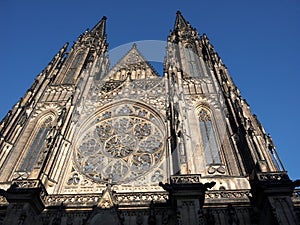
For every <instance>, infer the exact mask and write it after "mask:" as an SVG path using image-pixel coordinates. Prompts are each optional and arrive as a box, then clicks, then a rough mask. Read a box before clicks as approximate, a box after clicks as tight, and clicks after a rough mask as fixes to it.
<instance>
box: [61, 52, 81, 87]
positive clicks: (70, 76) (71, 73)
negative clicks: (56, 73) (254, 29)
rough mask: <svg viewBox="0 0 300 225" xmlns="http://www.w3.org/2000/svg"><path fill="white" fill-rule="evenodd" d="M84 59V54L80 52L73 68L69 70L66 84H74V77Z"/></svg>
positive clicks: (72, 65)
mask: <svg viewBox="0 0 300 225" xmlns="http://www.w3.org/2000/svg"><path fill="white" fill-rule="evenodd" d="M82 58H83V52H79V53H78V54H77V55H76V57H75V58H74V59H73V61H72V63H71V66H70V67H69V69H68V72H67V74H66V77H65V80H64V83H73V82H74V80H73V79H74V75H75V73H76V70H77V68H78V66H79V65H80V63H81V61H82Z"/></svg>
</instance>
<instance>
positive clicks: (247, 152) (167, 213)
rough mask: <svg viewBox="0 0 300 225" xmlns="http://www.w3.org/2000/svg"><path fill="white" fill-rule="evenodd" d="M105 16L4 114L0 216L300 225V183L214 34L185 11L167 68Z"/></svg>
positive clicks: (16, 224) (128, 223) (25, 222)
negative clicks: (110, 35) (122, 49)
mask: <svg viewBox="0 0 300 225" xmlns="http://www.w3.org/2000/svg"><path fill="white" fill-rule="evenodd" d="M105 26H106V18H105V17H103V18H102V20H101V21H100V22H99V23H98V24H97V25H96V26H95V27H94V28H93V29H91V30H90V31H86V32H85V33H83V34H82V35H80V36H79V38H78V39H77V41H76V42H74V44H73V46H72V47H71V48H70V50H69V52H68V53H67V49H68V44H66V45H64V46H63V47H62V48H61V49H60V50H59V52H58V53H57V54H56V55H55V56H54V57H53V59H52V61H51V62H50V63H49V64H48V66H47V67H46V68H45V69H44V70H43V71H42V72H41V73H40V74H39V75H38V76H37V77H36V79H35V81H34V83H33V84H32V86H31V87H30V88H29V89H28V91H27V92H26V94H25V95H24V97H23V98H21V99H20V101H19V102H17V104H16V105H15V106H14V107H13V108H12V109H11V110H10V111H9V112H8V114H7V115H6V117H4V119H3V120H2V121H1V124H0V224H5V225H29V224H30V225H35V224H37V225H39V224H41V225H96V224H97V225H98V224H117V225H141V224H149V225H150V224H151V225H154V224H157V225H158V224H165V225H167V224H170V225H171V224H172V225H173V224H183V225H185V224H191V225H194V224H195V225H196V224H199V225H260V224H264V225H267V224H270V225H271V224H272V225H288V224H290V225H296V224H299V216H300V194H299V190H297V189H295V188H296V187H297V186H299V181H292V180H290V179H289V177H288V174H287V172H286V171H285V169H284V167H283V165H282V163H281V161H280V158H279V156H278V154H277V151H276V147H275V145H274V144H273V141H272V138H271V136H270V135H269V134H267V133H266V132H265V130H264V128H263V126H262V125H261V123H260V122H259V120H258V119H257V117H256V116H255V115H254V114H252V112H251V111H250V108H249V105H248V104H247V102H246V101H245V100H244V99H243V98H242V97H241V95H240V92H239V90H238V88H237V87H236V86H235V84H234V82H233V80H232V78H231V77H230V75H229V73H228V70H227V68H226V66H225V65H224V64H223V62H222V60H221V58H220V57H219V55H218V53H217V52H216V51H215V49H214V47H213V45H212V44H211V43H210V40H209V39H208V37H207V36H206V35H205V34H203V35H202V36H200V35H199V34H198V32H197V30H196V29H194V28H193V27H192V26H191V25H190V24H189V23H188V22H187V21H186V20H185V19H184V17H183V16H182V15H181V13H180V12H177V15H176V20H175V25H174V29H173V30H172V31H171V32H170V34H169V36H168V39H167V42H166V55H165V60H164V63H163V64H164V71H163V75H162V76H161V75H159V74H158V73H157V72H156V71H155V69H154V68H153V67H152V65H151V64H150V63H149V62H148V61H147V59H145V57H144V56H143V55H142V53H141V52H140V51H139V49H138V46H137V45H136V44H134V45H133V46H132V48H131V49H130V50H129V51H128V52H127V53H126V54H125V55H124V56H123V57H122V58H121V59H120V61H119V62H118V63H116V65H114V66H113V67H111V66H110V62H109V56H108V54H107V51H108V45H107V40H106V33H105Z"/></svg>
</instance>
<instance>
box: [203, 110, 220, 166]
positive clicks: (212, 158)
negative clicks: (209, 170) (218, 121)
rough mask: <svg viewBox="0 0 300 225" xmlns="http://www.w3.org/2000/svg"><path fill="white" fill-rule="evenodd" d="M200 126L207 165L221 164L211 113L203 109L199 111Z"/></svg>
mask: <svg viewBox="0 0 300 225" xmlns="http://www.w3.org/2000/svg"><path fill="white" fill-rule="evenodd" d="M198 116H199V125H200V131H201V137H202V141H203V147H204V152H205V157H206V162H207V164H220V163H221V159H220V155H219V151H218V145H217V141H216V136H215V132H214V129H213V124H212V118H211V115H210V113H209V112H208V111H207V110H205V109H203V108H201V109H200V111H199V114H198Z"/></svg>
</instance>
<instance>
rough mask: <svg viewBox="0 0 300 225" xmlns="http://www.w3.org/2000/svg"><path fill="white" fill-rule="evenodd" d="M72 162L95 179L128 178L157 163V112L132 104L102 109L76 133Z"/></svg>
mask: <svg viewBox="0 0 300 225" xmlns="http://www.w3.org/2000/svg"><path fill="white" fill-rule="evenodd" d="M80 136H81V138H79V140H78V142H77V144H76V151H75V152H76V153H75V162H76V164H77V166H78V168H79V170H80V171H81V172H82V173H84V174H85V175H86V176H88V177H89V178H91V179H93V180H94V181H97V182H105V181H106V180H107V179H108V177H110V176H112V180H113V181H114V182H119V181H120V182H121V181H122V182H124V181H132V180H134V179H135V178H137V177H140V176H142V175H145V174H146V173H148V172H150V171H151V170H152V169H153V168H155V167H157V165H158V164H159V163H160V162H161V159H162V157H163V147H164V134H163V131H162V130H161V123H160V122H159V120H158V118H157V115H155V114H154V113H153V112H151V111H150V110H147V109H145V108H144V107H141V106H140V105H137V104H136V105H135V104H133V105H132V104H122V105H117V106H114V107H111V108H108V109H106V110H105V111H103V112H102V113H101V114H100V115H99V116H98V117H97V118H96V119H95V120H94V121H93V122H92V124H89V125H88V126H87V129H86V130H85V131H84V132H83V134H82V135H80Z"/></svg>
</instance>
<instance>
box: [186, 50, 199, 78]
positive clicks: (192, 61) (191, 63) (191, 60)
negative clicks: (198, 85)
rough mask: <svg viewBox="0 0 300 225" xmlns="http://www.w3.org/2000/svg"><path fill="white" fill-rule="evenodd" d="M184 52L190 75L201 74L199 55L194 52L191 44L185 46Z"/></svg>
mask: <svg viewBox="0 0 300 225" xmlns="http://www.w3.org/2000/svg"><path fill="white" fill-rule="evenodd" d="M184 52H185V58H186V61H187V65H188V70H189V73H190V76H191V77H196V76H197V75H198V74H199V70H198V56H197V54H195V53H194V52H193V49H192V48H191V47H190V46H188V47H186V48H184Z"/></svg>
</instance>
